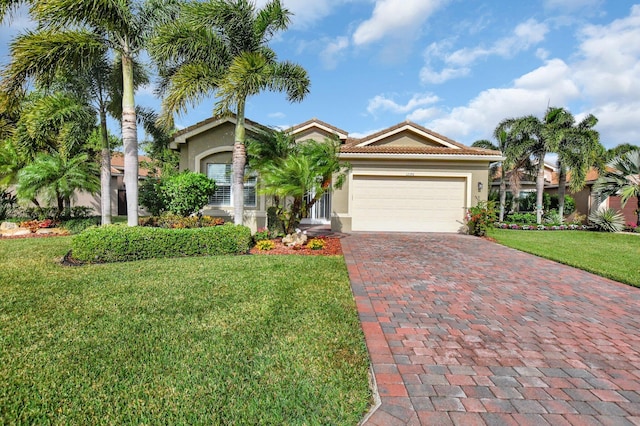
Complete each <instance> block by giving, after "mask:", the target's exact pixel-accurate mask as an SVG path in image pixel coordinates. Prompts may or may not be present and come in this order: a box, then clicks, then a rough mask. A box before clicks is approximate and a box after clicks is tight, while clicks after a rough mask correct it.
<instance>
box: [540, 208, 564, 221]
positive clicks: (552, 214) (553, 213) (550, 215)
mask: <svg viewBox="0 0 640 426" xmlns="http://www.w3.org/2000/svg"><path fill="white" fill-rule="evenodd" d="M544 223H546V224H548V225H560V224H561V223H562V217H560V213H558V211H557V210H555V209H552V210H549V211H548V212H547V213H545V215H544Z"/></svg>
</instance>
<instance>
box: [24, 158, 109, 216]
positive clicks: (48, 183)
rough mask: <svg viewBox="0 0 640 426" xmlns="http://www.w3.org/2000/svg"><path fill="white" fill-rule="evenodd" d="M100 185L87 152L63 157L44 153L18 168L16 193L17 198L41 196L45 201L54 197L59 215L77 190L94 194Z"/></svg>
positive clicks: (95, 168) (94, 167) (96, 169)
mask: <svg viewBox="0 0 640 426" xmlns="http://www.w3.org/2000/svg"><path fill="white" fill-rule="evenodd" d="M99 188H100V186H99V183H98V168H97V166H96V164H95V163H93V162H91V161H89V156H88V155H87V154H78V155H76V156H73V157H65V156H63V155H61V154H59V153H53V154H46V153H43V154H39V155H38V156H37V157H36V158H35V160H34V161H33V162H32V163H30V164H28V165H27V166H25V167H24V168H23V169H22V170H20V172H19V173H18V185H17V188H16V193H17V195H18V197H19V198H25V199H36V198H37V197H39V196H41V197H43V198H44V199H45V200H46V201H55V202H56V205H57V208H58V216H59V215H60V214H61V213H62V211H63V209H64V204H65V203H68V201H69V200H70V199H71V197H73V194H74V193H75V192H76V191H77V190H84V191H87V192H89V193H92V194H93V193H96V192H97V191H98V189H99Z"/></svg>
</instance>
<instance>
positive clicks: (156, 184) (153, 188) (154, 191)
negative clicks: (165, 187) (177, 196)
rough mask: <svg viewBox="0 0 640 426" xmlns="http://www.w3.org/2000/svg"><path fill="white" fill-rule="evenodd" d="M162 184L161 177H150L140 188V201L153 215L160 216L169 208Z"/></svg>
mask: <svg viewBox="0 0 640 426" xmlns="http://www.w3.org/2000/svg"><path fill="white" fill-rule="evenodd" d="M160 184H161V181H160V179H158V178H154V177H149V178H147V179H145V180H144V182H142V183H141V184H140V187H139V189H138V203H139V204H140V205H141V206H142V207H144V208H145V209H146V210H147V211H148V212H149V213H151V214H152V215H153V216H160V214H161V213H162V212H163V211H165V210H166V209H167V204H166V203H165V200H164V196H163V195H162V190H161V185H160Z"/></svg>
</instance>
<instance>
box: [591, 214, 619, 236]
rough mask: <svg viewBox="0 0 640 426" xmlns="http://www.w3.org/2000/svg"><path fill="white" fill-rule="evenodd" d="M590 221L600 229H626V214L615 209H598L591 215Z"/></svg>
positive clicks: (611, 230)
mask: <svg viewBox="0 0 640 426" xmlns="http://www.w3.org/2000/svg"><path fill="white" fill-rule="evenodd" d="M589 222H591V224H592V225H593V226H594V227H595V228H596V230H598V231H603V232H620V231H622V230H623V229H624V216H623V215H622V213H620V212H619V211H617V210H614V209H602V210H596V211H595V212H593V213H591V214H590V215H589Z"/></svg>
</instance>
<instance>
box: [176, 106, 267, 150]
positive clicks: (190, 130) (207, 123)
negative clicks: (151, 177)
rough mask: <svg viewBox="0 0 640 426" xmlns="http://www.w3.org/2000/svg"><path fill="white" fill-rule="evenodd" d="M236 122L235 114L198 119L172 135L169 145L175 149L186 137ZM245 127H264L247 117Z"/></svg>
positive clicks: (250, 129) (248, 128)
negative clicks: (198, 120) (197, 121)
mask: <svg viewBox="0 0 640 426" xmlns="http://www.w3.org/2000/svg"><path fill="white" fill-rule="evenodd" d="M237 122H238V120H237V119H236V116H235V114H231V115H224V116H217V117H210V118H207V119H206V120H203V121H200V122H199V123H196V124H194V125H192V126H189V127H187V128H184V129H182V130H180V131H178V132H176V133H175V134H174V135H173V141H172V142H171V144H170V145H169V147H170V148H172V149H177V148H178V144H181V143H187V139H189V138H192V137H194V136H196V135H199V134H201V133H204V132H206V131H208V130H210V129H213V128H215V127H218V126H220V125H222V124H225V123H232V124H233V125H235V124H236V123H237ZM245 128H246V129H247V130H249V131H254V132H255V131H257V130H259V129H266V127H265V126H263V125H261V124H259V123H256V122H255V121H252V120H249V119H247V118H245Z"/></svg>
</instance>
